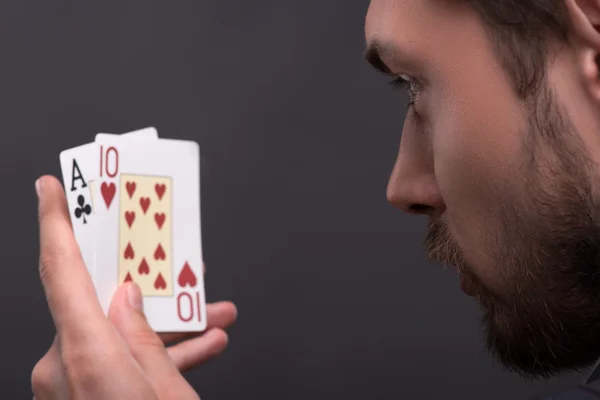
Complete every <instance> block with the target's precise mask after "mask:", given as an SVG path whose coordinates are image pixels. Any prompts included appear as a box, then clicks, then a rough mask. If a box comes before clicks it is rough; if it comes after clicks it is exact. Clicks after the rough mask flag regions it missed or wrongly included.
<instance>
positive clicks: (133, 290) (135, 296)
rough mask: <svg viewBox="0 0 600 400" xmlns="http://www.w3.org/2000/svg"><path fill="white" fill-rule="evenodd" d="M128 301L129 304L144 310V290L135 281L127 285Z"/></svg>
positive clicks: (136, 308)
mask: <svg viewBox="0 0 600 400" xmlns="http://www.w3.org/2000/svg"><path fill="white" fill-rule="evenodd" d="M127 301H128V302H129V305H130V306H131V307H132V308H133V309H135V310H138V311H143V310H144V303H143V299H142V292H141V291H140V288H139V287H138V285H136V284H135V283H130V284H129V286H128V287H127Z"/></svg>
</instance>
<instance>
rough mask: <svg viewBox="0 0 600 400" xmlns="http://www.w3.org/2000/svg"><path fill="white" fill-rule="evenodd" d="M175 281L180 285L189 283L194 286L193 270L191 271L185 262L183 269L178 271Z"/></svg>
mask: <svg viewBox="0 0 600 400" xmlns="http://www.w3.org/2000/svg"><path fill="white" fill-rule="evenodd" d="M177 282H178V283H179V286H181V287H185V286H186V285H190V287H191V288H193V287H194V286H196V275H194V271H192V269H191V268H190V265H189V264H188V263H187V262H186V263H185V265H184V266H183V269H182V270H181V272H180V273H179V278H177Z"/></svg>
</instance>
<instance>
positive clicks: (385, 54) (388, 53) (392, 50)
mask: <svg viewBox="0 0 600 400" xmlns="http://www.w3.org/2000/svg"><path fill="white" fill-rule="evenodd" d="M383 58H386V59H392V60H394V63H395V64H396V63H405V64H407V65H411V66H414V65H415V62H414V61H412V60H410V59H409V58H408V57H407V56H406V54H404V52H402V51H401V49H400V48H399V47H398V46H397V45H396V44H395V43H392V42H389V41H383V40H380V39H377V38H375V39H373V40H371V41H370V42H369V43H368V44H367V50H366V51H365V59H366V60H367V62H368V63H369V64H371V66H372V67H373V68H375V69H376V70H377V71H379V72H381V73H383V74H386V75H392V74H393V73H394V72H393V71H392V70H390V68H389V67H388V66H387V65H386V63H385V62H383Z"/></svg>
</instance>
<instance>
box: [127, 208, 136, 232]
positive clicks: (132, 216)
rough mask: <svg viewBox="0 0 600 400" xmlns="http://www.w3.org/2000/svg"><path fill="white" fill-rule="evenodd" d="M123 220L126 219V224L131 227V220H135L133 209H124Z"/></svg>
mask: <svg viewBox="0 0 600 400" xmlns="http://www.w3.org/2000/svg"><path fill="white" fill-rule="evenodd" d="M125 221H127V225H129V227H130V228H131V225H132V224H133V221H135V212H133V211H125Z"/></svg>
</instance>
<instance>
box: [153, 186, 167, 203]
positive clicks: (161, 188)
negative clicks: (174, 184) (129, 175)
mask: <svg viewBox="0 0 600 400" xmlns="http://www.w3.org/2000/svg"><path fill="white" fill-rule="evenodd" d="M154 190H156V195H157V196H158V199H159V200H162V198H163V195H164V194H165V190H167V186H166V185H165V184H164V183H163V184H159V183H157V184H156V185H154Z"/></svg>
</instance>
